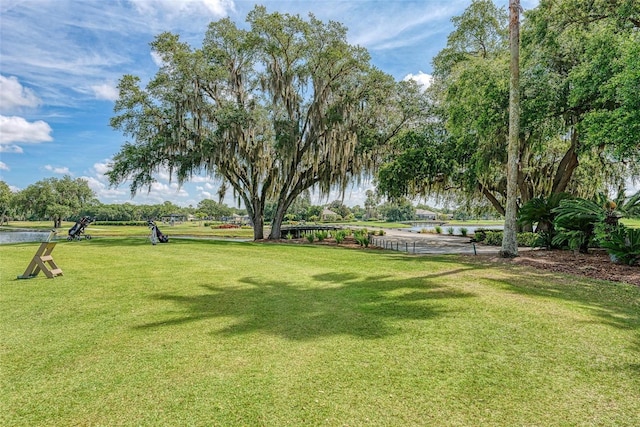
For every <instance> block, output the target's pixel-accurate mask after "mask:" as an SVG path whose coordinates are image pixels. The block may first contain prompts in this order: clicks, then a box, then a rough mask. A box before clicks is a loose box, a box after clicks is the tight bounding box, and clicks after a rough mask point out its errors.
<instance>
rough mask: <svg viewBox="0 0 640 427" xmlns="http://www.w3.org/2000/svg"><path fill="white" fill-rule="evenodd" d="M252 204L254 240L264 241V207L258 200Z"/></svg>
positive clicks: (250, 212) (254, 200)
mask: <svg viewBox="0 0 640 427" xmlns="http://www.w3.org/2000/svg"><path fill="white" fill-rule="evenodd" d="M252 202H253V203H252V204H251V209H250V210H249V215H251V221H253V240H262V239H264V206H263V204H262V203H260V200H258V199H257V198H254V199H253V200H252Z"/></svg>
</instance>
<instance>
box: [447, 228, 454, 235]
mask: <svg viewBox="0 0 640 427" xmlns="http://www.w3.org/2000/svg"><path fill="white" fill-rule="evenodd" d="M447 234H450V235H453V227H448V228H447Z"/></svg>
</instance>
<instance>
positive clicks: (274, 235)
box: [269, 203, 286, 240]
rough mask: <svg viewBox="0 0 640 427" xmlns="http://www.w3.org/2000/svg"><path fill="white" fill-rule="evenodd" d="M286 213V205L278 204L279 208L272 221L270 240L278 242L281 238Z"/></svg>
mask: <svg viewBox="0 0 640 427" xmlns="http://www.w3.org/2000/svg"><path fill="white" fill-rule="evenodd" d="M285 212H286V208H285V207H284V205H283V204H282V203H278V208H277V209H276V212H275V213H274V215H273V220H272V221H271V232H270V233H269V239H270V240H272V239H273V240H277V239H279V238H280V232H281V230H282V221H283V220H284V215H285Z"/></svg>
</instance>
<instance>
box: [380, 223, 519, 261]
mask: <svg viewBox="0 0 640 427" xmlns="http://www.w3.org/2000/svg"><path fill="white" fill-rule="evenodd" d="M384 231H385V235H384V236H373V240H372V242H371V244H373V245H375V246H378V247H381V248H384V249H390V250H397V251H400V252H407V253H410V254H468V255H474V254H498V253H499V251H500V247H499V246H486V245H482V244H475V243H472V242H471V238H469V237H462V236H451V235H449V234H431V233H417V232H412V231H409V230H405V229H400V228H393V229H387V228H385V229H384ZM522 249H524V248H522Z"/></svg>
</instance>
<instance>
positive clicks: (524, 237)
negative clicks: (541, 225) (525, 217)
mask: <svg viewBox="0 0 640 427" xmlns="http://www.w3.org/2000/svg"><path fill="white" fill-rule="evenodd" d="M503 234H504V232H503V231H502V230H481V231H480V232H478V230H476V233H475V236H474V239H475V240H476V241H477V242H482V243H484V244H486V245H489V246H501V245H502V236H503ZM516 242H517V243H518V246H524V247H536V246H538V242H539V235H538V234H537V233H528V232H527V233H517V234H516Z"/></svg>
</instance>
